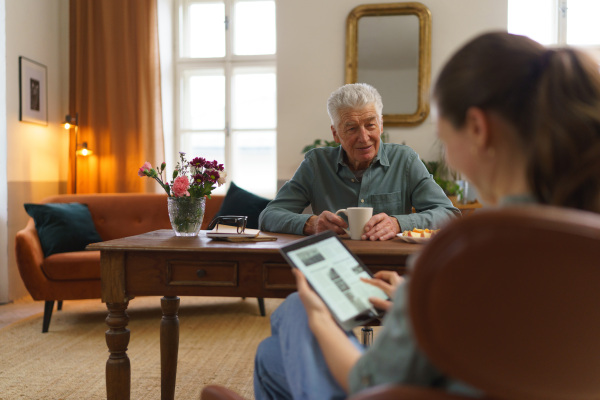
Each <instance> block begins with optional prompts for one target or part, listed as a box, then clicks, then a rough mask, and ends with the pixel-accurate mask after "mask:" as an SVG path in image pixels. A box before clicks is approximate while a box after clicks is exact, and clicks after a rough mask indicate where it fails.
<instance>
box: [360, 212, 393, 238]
mask: <svg viewBox="0 0 600 400" xmlns="http://www.w3.org/2000/svg"><path fill="white" fill-rule="evenodd" d="M398 233H400V224H399V223H398V220H397V219H396V218H394V217H390V216H389V215H387V214H385V213H379V214H377V215H373V216H372V217H371V219H370V220H369V222H367V224H366V225H365V233H363V235H362V236H361V239H362V240H389V239H393V238H395V237H396V235H397V234H398Z"/></svg>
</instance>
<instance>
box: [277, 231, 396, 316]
mask: <svg viewBox="0 0 600 400" xmlns="http://www.w3.org/2000/svg"><path fill="white" fill-rule="evenodd" d="M287 256H288V257H289V258H290V260H291V261H292V262H293V264H294V265H295V266H296V267H298V269H300V270H301V271H302V273H303V274H304V276H305V277H306V279H307V280H308V282H309V283H310V284H311V286H312V287H313V289H314V290H315V291H316V292H317V293H318V294H319V295H320V296H321V298H323V300H324V301H325V303H327V305H328V307H329V308H330V310H331V312H332V313H333V314H334V315H335V316H337V318H338V319H339V320H340V321H348V320H350V319H351V318H354V317H356V316H357V315H358V314H361V313H365V312H366V311H370V314H372V315H371V316H373V317H375V316H377V315H378V314H379V312H378V311H377V310H375V308H374V307H373V305H372V304H371V302H370V301H369V297H380V298H382V299H388V296H387V295H386V294H385V293H384V292H383V291H382V290H381V289H379V288H377V287H375V286H373V285H369V284H368V283H365V282H362V281H361V280H360V277H364V278H370V277H371V275H370V274H369V272H367V271H366V270H365V269H364V268H363V266H362V265H361V264H360V263H359V262H357V260H356V259H355V258H354V257H353V255H352V253H350V252H349V251H348V249H346V247H345V246H344V245H343V244H342V243H341V242H340V240H339V239H338V238H336V237H330V238H326V239H324V240H322V241H318V242H316V243H313V244H310V245H307V246H305V247H302V248H299V249H297V250H292V251H289V252H287Z"/></svg>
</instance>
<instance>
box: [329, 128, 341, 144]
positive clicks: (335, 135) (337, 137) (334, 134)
mask: <svg viewBox="0 0 600 400" xmlns="http://www.w3.org/2000/svg"><path fill="white" fill-rule="evenodd" d="M331 133H332V134H333V140H334V141H335V142H336V143H341V142H340V137H339V136H338V134H337V131H336V130H335V126H333V125H331Z"/></svg>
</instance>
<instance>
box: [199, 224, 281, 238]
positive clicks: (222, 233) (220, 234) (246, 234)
mask: <svg viewBox="0 0 600 400" xmlns="http://www.w3.org/2000/svg"><path fill="white" fill-rule="evenodd" d="M206 237H208V238H211V239H216V240H226V241H229V242H262V241H269V240H277V237H275V236H271V235H266V234H264V233H262V232H261V231H260V230H258V229H250V228H246V229H244V231H243V232H241V233H238V227H237V226H231V225H223V224H219V225H217V226H216V227H215V228H214V229H212V230H210V231H207V232H206Z"/></svg>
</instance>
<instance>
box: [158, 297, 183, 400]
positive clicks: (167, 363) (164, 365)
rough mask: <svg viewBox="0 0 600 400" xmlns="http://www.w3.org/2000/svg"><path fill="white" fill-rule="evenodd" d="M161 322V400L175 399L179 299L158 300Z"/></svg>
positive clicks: (166, 298)
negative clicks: (160, 309)
mask: <svg viewBox="0 0 600 400" xmlns="http://www.w3.org/2000/svg"><path fill="white" fill-rule="evenodd" d="M160 307H161V308H162V313H163V316H162V320H161V321H160V374H161V399H162V400H172V399H174V398H175V380H176V377H177V353H178V352H179V317H178V316H177V312H178V311H179V297H176V296H174V297H169V296H165V297H163V298H161V299H160Z"/></svg>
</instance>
